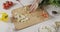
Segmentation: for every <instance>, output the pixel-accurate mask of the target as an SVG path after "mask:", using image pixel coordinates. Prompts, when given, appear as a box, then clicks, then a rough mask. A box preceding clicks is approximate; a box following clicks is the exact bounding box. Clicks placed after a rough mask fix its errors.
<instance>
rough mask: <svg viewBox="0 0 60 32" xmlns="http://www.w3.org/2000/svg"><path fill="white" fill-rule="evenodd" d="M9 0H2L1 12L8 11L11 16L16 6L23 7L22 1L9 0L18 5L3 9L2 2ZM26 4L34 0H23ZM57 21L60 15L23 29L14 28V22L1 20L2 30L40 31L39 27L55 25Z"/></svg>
mask: <svg viewBox="0 0 60 32" xmlns="http://www.w3.org/2000/svg"><path fill="white" fill-rule="evenodd" d="M5 1H7V0H0V12H6V13H7V14H8V15H9V17H11V11H12V10H13V9H15V8H19V7H22V6H21V5H20V3H18V2H17V1H16V0H9V1H13V2H14V3H15V4H16V5H14V6H13V7H11V8H10V9H8V10H5V9H3V6H2V4H3V3H4V2H5ZM21 2H22V3H23V4H24V5H26V4H28V5H29V4H31V3H32V2H33V1H32V0H22V1H21ZM56 21H60V16H57V17H53V18H51V19H48V20H47V21H45V22H42V23H39V24H36V25H33V26H31V27H28V28H25V29H22V30H18V31H16V30H14V29H15V28H14V24H13V23H10V22H8V23H5V22H2V21H0V32H38V28H40V27H41V26H43V25H45V24H47V25H53V24H54V23H55V22H56Z"/></svg>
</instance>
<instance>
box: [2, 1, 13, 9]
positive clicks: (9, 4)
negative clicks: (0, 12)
mask: <svg viewBox="0 0 60 32" xmlns="http://www.w3.org/2000/svg"><path fill="white" fill-rule="evenodd" d="M12 6H13V2H12V1H6V3H3V8H4V9H9V8H10V7H12Z"/></svg>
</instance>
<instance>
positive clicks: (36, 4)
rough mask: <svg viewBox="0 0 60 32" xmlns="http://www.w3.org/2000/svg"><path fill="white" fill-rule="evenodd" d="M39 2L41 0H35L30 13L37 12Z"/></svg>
mask: <svg viewBox="0 0 60 32" xmlns="http://www.w3.org/2000/svg"><path fill="white" fill-rule="evenodd" d="M39 1H40V0H35V1H34V2H33V4H31V6H30V13H31V12H33V11H35V10H36V9H37V7H38V3H39Z"/></svg>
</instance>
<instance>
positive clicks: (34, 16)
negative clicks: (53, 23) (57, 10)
mask: <svg viewBox="0 0 60 32" xmlns="http://www.w3.org/2000/svg"><path fill="white" fill-rule="evenodd" d="M24 8H25V7H20V8H17V9H14V10H13V11H12V16H13V17H14V14H15V13H16V12H17V13H20V14H27V17H28V18H29V20H28V21H26V22H17V21H16V19H14V18H13V17H12V22H13V23H14V25H15V28H16V29H17V30H20V29H23V28H26V27H29V26H32V25H34V24H37V23H41V22H44V20H47V19H48V18H45V17H43V16H41V14H42V12H43V10H41V9H37V10H36V11H34V12H32V13H28V11H24ZM28 8H29V7H27V10H29V9H28ZM44 13H47V12H45V11H44Z"/></svg>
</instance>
